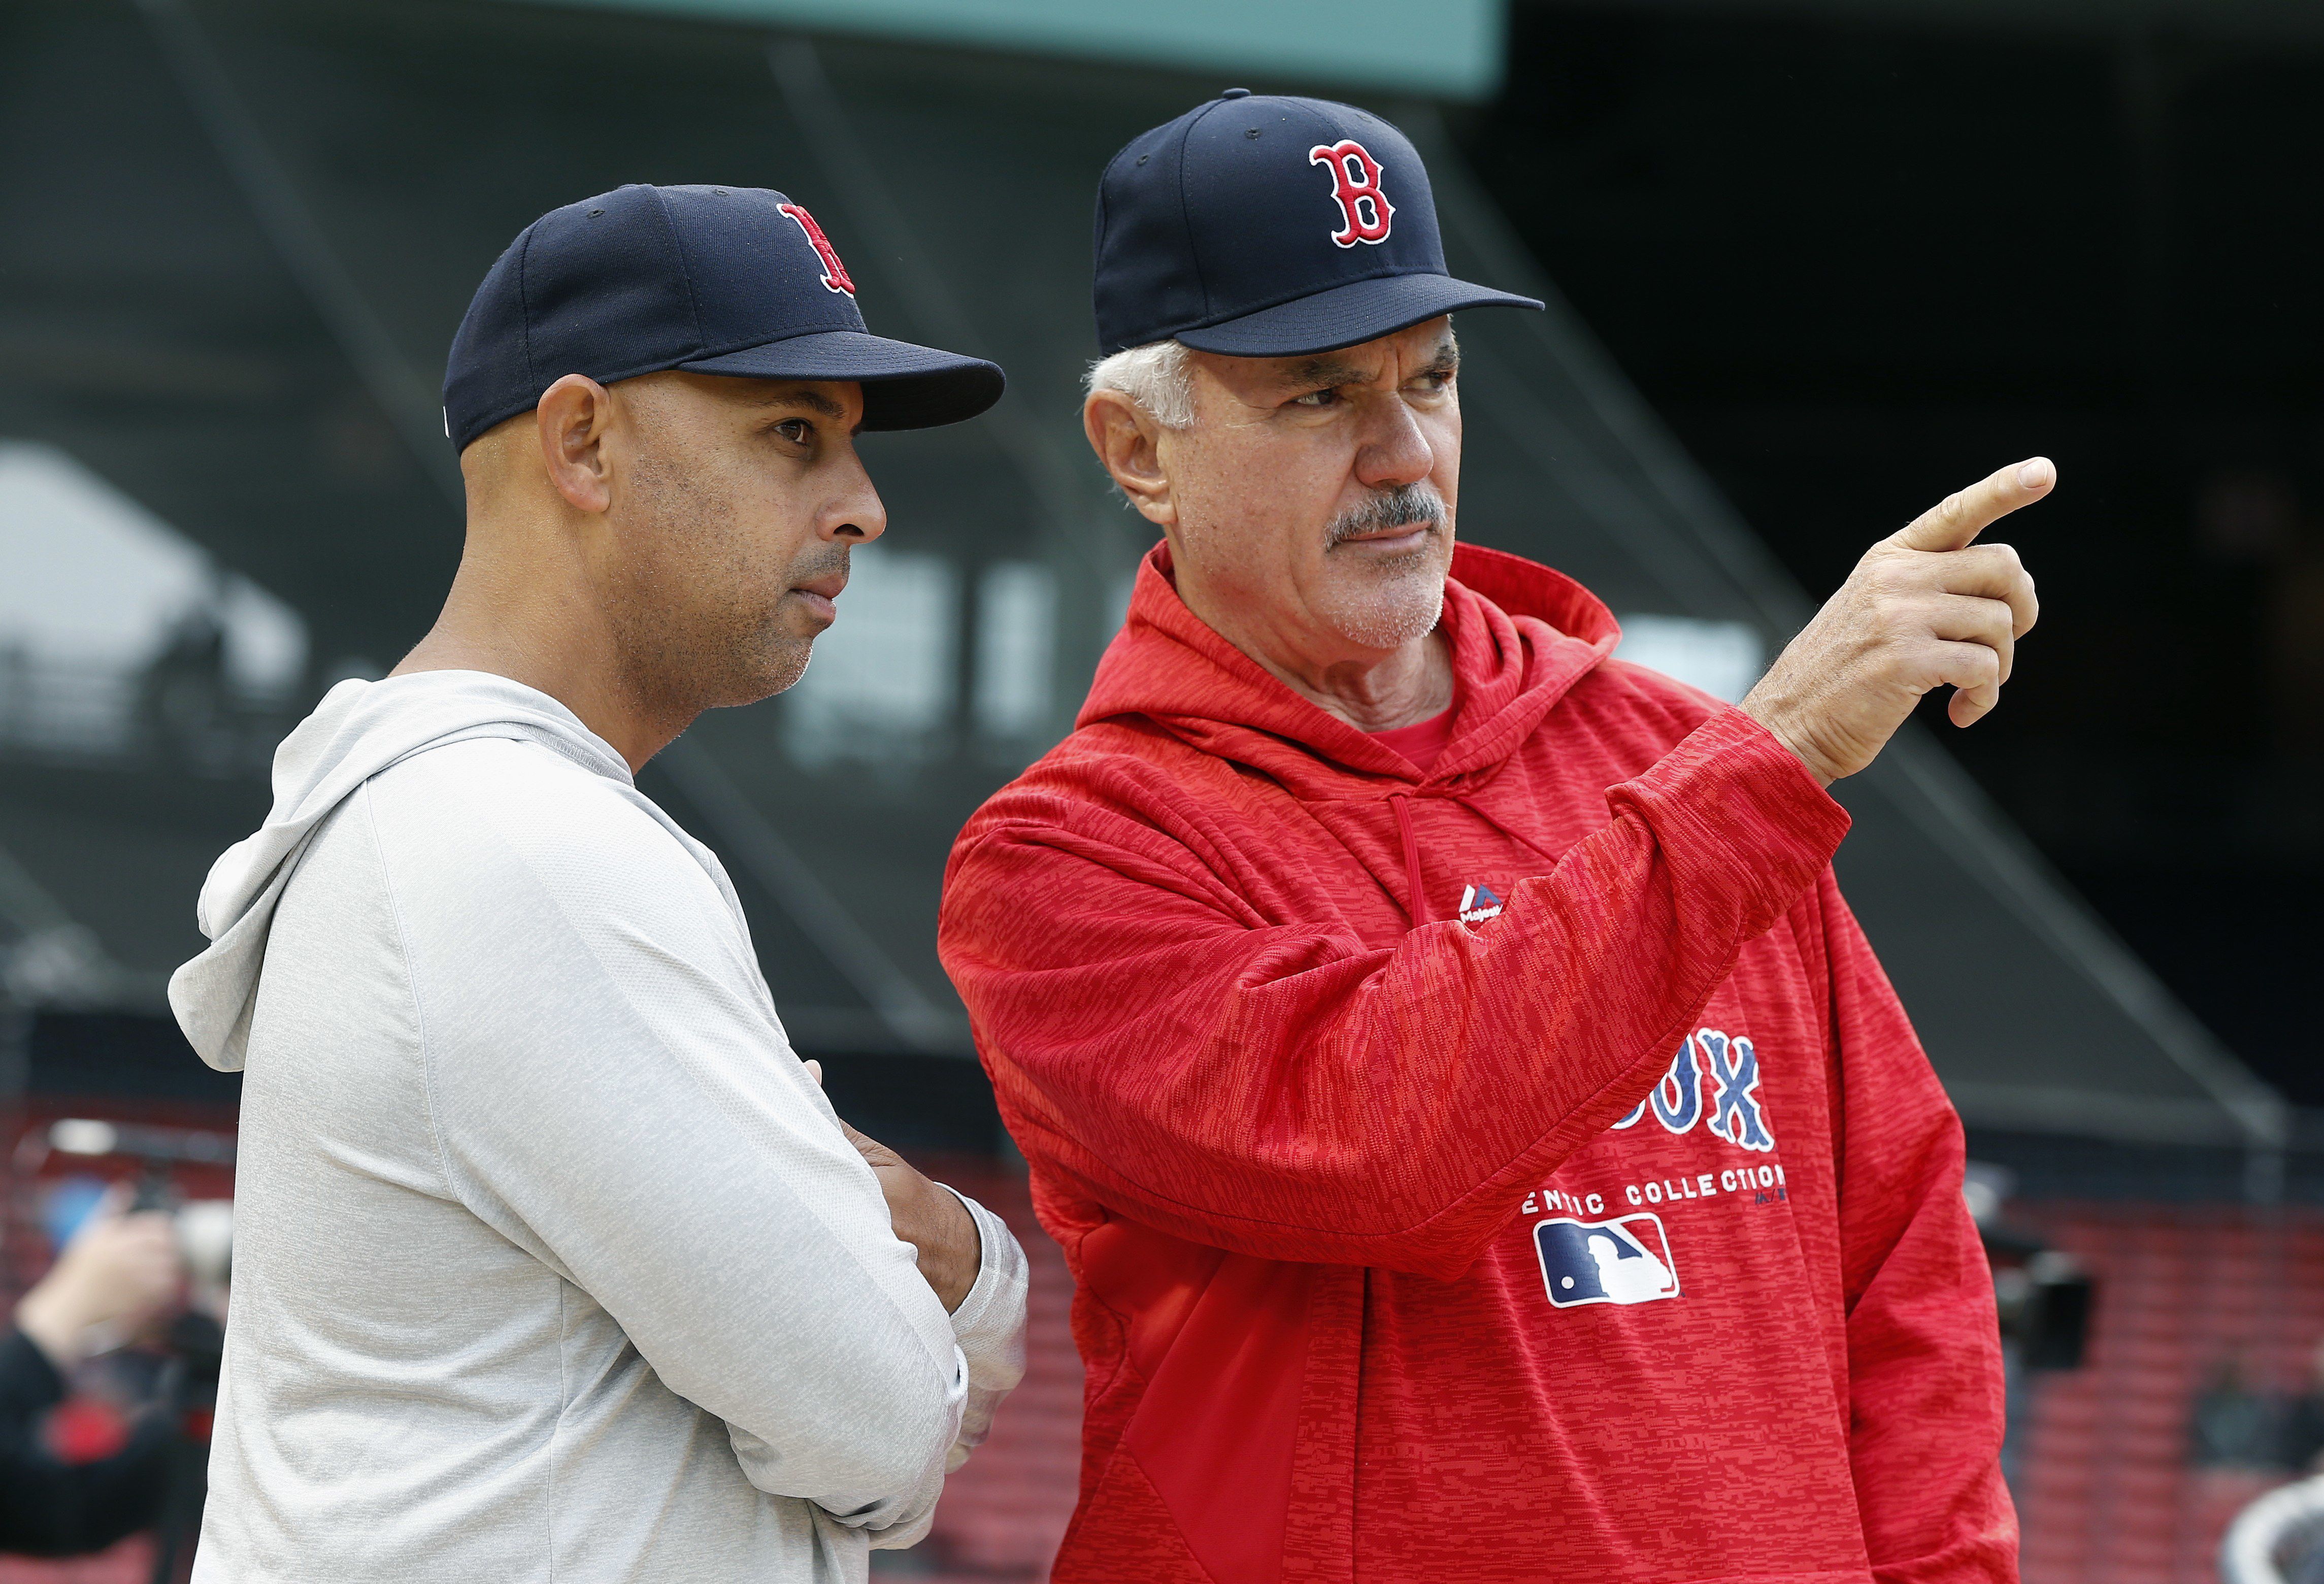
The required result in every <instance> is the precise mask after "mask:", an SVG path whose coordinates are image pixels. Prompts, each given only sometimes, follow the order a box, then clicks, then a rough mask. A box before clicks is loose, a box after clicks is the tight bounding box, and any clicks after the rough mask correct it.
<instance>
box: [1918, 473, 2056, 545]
mask: <svg viewBox="0 0 2324 1584" xmlns="http://www.w3.org/2000/svg"><path fill="white" fill-rule="evenodd" d="M2057 482H2058V470H2057V468H2056V467H2055V466H2054V465H2052V463H2051V461H2050V459H2049V458H2048V457H2047V456H2033V457H2028V458H2027V459H2026V460H2025V461H2024V462H2020V463H2017V464H2015V465H2014V466H2010V467H2005V468H2003V469H2002V470H2001V471H2000V472H1998V473H1997V474H1993V475H1992V476H1991V477H1989V478H1984V479H1980V480H1978V482H1977V483H1973V484H1971V485H1969V488H1967V489H1965V490H1962V491H1960V493H1956V494H1950V495H1947V496H1946V497H1945V498H1944V499H1943V500H1942V501H1940V502H1937V504H1936V505H1934V506H1932V507H1931V508H1930V509H1929V510H1928V511H1923V512H1922V513H1921V514H1920V515H1919V516H1918V517H1916V518H1914V520H1912V521H1910V522H1908V523H1906V524H1905V525H1904V527H1903V528H1900V529H1898V530H1896V532H1895V535H1894V536H1893V537H1892V538H1891V539H1890V540H1889V542H1890V543H1891V544H1895V545H1898V546H1901V547H1903V548H1905V549H1908V550H1958V549H1962V548H1966V547H1967V546H1968V545H1969V543H1970V541H1972V540H1973V539H1976V538H1977V536H1978V534H1980V533H1982V532H1984V531H1985V530H1986V528H1987V526H1988V525H1989V524H1991V523H1994V522H1997V521H1998V520H2001V519H2002V518H2004V517H2006V516H2008V515H2009V514H2010V513H2011V512H2012V511H2016V510H2017V509H2018V508H2019V507H2020V506H2030V505H2032V504H2033V502H2036V501H2038V500H2040V499H2041V498H2042V497H2043V496H2044V495H2046V494H2048V493H2050V487H2051V486H2052V484H2054V483H2057Z"/></svg>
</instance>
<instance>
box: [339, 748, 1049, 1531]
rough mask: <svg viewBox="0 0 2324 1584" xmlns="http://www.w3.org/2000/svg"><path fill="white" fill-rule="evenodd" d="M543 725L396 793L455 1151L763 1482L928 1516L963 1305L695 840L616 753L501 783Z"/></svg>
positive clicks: (396, 840)
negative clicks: (834, 1091)
mask: <svg viewBox="0 0 2324 1584" xmlns="http://www.w3.org/2000/svg"><path fill="white" fill-rule="evenodd" d="M534 752H535V751H533V750H530V749H526V748H521V747H517V746H514V745H511V746H508V747H506V748H505V749H502V748H499V747H497V746H493V747H489V748H483V749H472V750H466V751H444V752H439V753H436V754H431V755H429V756H427V758H426V759H425V760H420V761H415V762H414V764H413V765H411V766H410V767H408V769H407V770H406V771H405V772H402V773H400V774H399V777H398V778H396V781H395V788H396V789H395V791H394V793H393V794H392V796H391V795H390V794H389V793H387V792H382V793H381V794H380V797H379V799H378V802H379V806H380V811H379V814H378V816H377V817H378V827H379V829H380V832H381V839H382V843H383V851H384V861H385V864H386V866H387V872H388V876H389V883H390V887H391V890H392V897H393V901H394V907H395V910H396V915H397V919H398V927H399V929H400V930H401V935H402V938H403V940H404V943H405V952H406V954H407V956H408V959H409V962H410V981H411V989H412V996H413V999H414V1001H415V1002H416V1004H417V1012H418V1023H419V1027H420V1039H421V1047H422V1054H423V1061H424V1068H425V1074H426V1082H427V1096H428V1106H429V1119H428V1120H429V1127H430V1128H431V1130H432V1132H433V1136H434V1138H435V1142H436V1148H437V1152H438V1157H439V1160H440V1162H441V1165H442V1169H443V1173H444V1175H445V1177H446V1179H447V1182H448V1183H449V1184H450V1187H451V1189H452V1191H453V1193H455V1194H456V1195H457V1197H458V1198H459V1200H460V1202H462V1203H464V1204H465V1205H466V1206H467V1207H468V1209H469V1210H471V1211H474V1212H475V1214H476V1215H477V1216H479V1217H480V1218H482V1219H483V1220H484V1221H486V1222H487V1223H488V1224H490V1225H491V1226H493V1228H495V1229H498V1230H499V1231H500V1232H501V1233H502V1234H503V1236H505V1237H507V1238H508V1239H510V1240H511V1241H512V1242H514V1243H515V1244H517V1245H518V1246H519V1247H521V1248H524V1249H526V1250H527V1251H529V1252H530V1253H531V1254H533V1255H534V1256H535V1257H537V1258H539V1260H540V1261H541V1262H542V1263H543V1264H544V1265H546V1266H549V1269H550V1270H552V1271H554V1272H555V1273H557V1274H558V1275H560V1276H563V1277H564V1278H565V1279H566V1280H567V1281H568V1282H570V1283H571V1284H572V1285H574V1286H575V1287H577V1288H579V1289H580V1290H581V1292H582V1293H584V1294H586V1295H587V1297H588V1298H589V1299H590V1300H593V1301H594V1302H595V1303H596V1304H597V1305H599V1306H601V1307H602V1308H603V1309H604V1311H605V1312H606V1313H607V1314H608V1315H610V1316H611V1317H612V1319H613V1321H614V1322H616V1323H618V1324H619V1325H620V1327H621V1329H622V1332H623V1333H624V1334H625V1335H626V1336H627V1338H628V1339H629V1340H630V1341H631V1342H632V1344H633V1345H634V1346H635V1347H636V1349H637V1350H638V1352H639V1353H640V1354H641V1356H642V1357H643V1358H645V1360H646V1361H647V1363H649V1364H650V1365H651V1367H652V1368H653V1372H654V1374H655V1375H656V1376H657V1377H659V1379H660V1381H661V1383H662V1384H663V1385H664V1386H668V1387H669V1390H670V1391H672V1392H674V1393H676V1394H677V1395H678V1396H680V1397H683V1398H685V1399H686V1400H687V1401H688V1402H690V1403H692V1404H696V1406H698V1407H700V1408H702V1409H704V1410H706V1411H707V1412H708V1413H710V1414H715V1415H716V1416H717V1418H719V1419H720V1420H723V1421H724V1423H725V1425H726V1427H727V1432H728V1438H729V1440H730V1441H731V1444H732V1447H733V1454H734V1456H735V1457H736V1458H737V1460H739V1462H740V1464H741V1468H742V1473H743V1474H744V1475H745V1476H746V1477H747V1478H749V1479H750V1481H751V1482H752V1484H753V1485H755V1486H757V1487H759V1488H760V1489H761V1490H764V1491H767V1492H770V1493H771V1494H774V1495H779V1496H786V1497H800V1498H802V1499H805V1500H807V1501H810V1502H813V1503H815V1504H816V1505H817V1506H820V1507H822V1508H823V1509H824V1510H825V1512H826V1513H828V1514H830V1515H832V1516H833V1517H834V1518H835V1519H837V1520H838V1521H839V1522H841V1523H843V1524H850V1525H853V1526H855V1527H860V1528H864V1529H868V1530H872V1531H880V1530H883V1529H889V1528H894V1527H906V1528H908V1527H909V1526H911V1525H913V1524H918V1523H920V1522H921V1521H922V1520H923V1519H924V1518H925V1517H926V1515H927V1511H928V1509H929V1508H930V1507H931V1506H933V1505H934V1503H935V1500H936V1495H937V1492H938V1490H939V1489H940V1487H941V1485H942V1481H943V1478H944V1472H945V1456H946V1453H947V1451H948V1450H949V1449H950V1448H951V1447H952V1445H953V1443H954V1440H955V1438H956V1436H957V1434H958V1432H959V1428H960V1423H961V1417H962V1413H963V1409H964V1404H965V1402H966V1398H967V1394H968V1390H969V1386H970V1382H969V1379H968V1372H967V1368H966V1366H965V1364H964V1360H963V1357H962V1353H961V1349H960V1348H959V1346H958V1343H957V1340H956V1338H955V1335H954V1329H953V1325H952V1323H951V1317H949V1316H947V1315H946V1314H945V1311H944V1307H943V1305H942V1304H941V1303H939V1302H938V1301H937V1299H936V1294H934V1293H933V1292H932V1291H931V1290H930V1289H929V1287H928V1285H927V1283H926V1282H925V1281H923V1280H922V1279H921V1278H920V1275H919V1273H918V1268H917V1266H916V1264H915V1262H914V1257H913V1253H912V1250H911V1249H910V1248H908V1247H907V1246H906V1245H905V1244H903V1243H901V1242H899V1241H898V1240H897V1239H896V1238H895V1236H894V1234H893V1232H892V1231H891V1230H890V1224H889V1219H888V1212H887V1206H886V1202H885V1201H884V1199H883V1198H882V1196H881V1192H880V1187H879V1183H878V1182H877V1180H876V1179H875V1178H874V1177H873V1175H872V1174H871V1168H870V1167H869V1166H868V1165H865V1164H864V1162H863V1160H862V1157H861V1156H858V1155H857V1154H856V1152H855V1150H854V1148H853V1147H852V1146H851V1145H849V1143H848V1142H847V1140H846V1139H845V1137H844V1136H843V1135H842V1133H841V1131H840V1129H839V1128H838V1126H837V1125H836V1121H835V1118H834V1116H833V1114H832V1111H831V1109H830V1106H829V1103H828V1102H827V1101H825V1099H824V1098H823V1095H822V1091H820V1090H819V1089H818V1088H817V1087H816V1084H815V1082H814V1081H813V1080H812V1078H811V1077H810V1076H809V1075H808V1074H807V1072H806V1070H805V1069H804V1067H802V1065H801V1064H800V1063H799V1062H798V1059H797V1058H796V1057H795V1056H794V1055H793V1054H791V1051H790V1048H789V1045H788V1041H787V1040H786V1039H785V1037H784V1035H783V1031H782V1029H781V1027H780V1026H779V1024H778V1023H777V1022H776V1020H775V1018H774V1015H773V1010H772V1008H771V1007H770V1005H769V1004H768V1002H767V999H766V995H765V990H764V988H763V985H762V983H761V981H760V980H759V977H758V975H757V972H756V970H755V967H754V966H753V964H752V960H751V957H750V946H749V942H748V938H747V936H745V935H743V934H742V930H741V928H740V926H739V922H738V921H737V920H736V919H735V918H734V916H733V914H732V913H731V911H730V909H729V907H728V905H727V903H726V901H725V900H724V898H723V897H722V896H721V894H720V892H719V890H718V889H717V888H716V886H715V883H714V882H713V881H712V880H711V879H710V878H709V877H708V876H707V875H706V874H705V871H704V870H702V868H701V867H700V866H699V865H698V864H696V862H695V861H693V860H692V859H691V858H690V857H689V856H688V855H687V853H686V852H684V851H683V850H682V849H681V848H680V847H679V846H678V843H676V841H675V840H674V839H673V838H672V837H671V836H670V835H669V833H666V832H664V831H662V830H661V829H660V828H659V826H658V825H656V824H653V823H652V822H651V821H650V819H648V818H646V817H644V816H643V815H641V814H639V813H638V812H637V811H636V810H635V809H633V808H631V807H629V806H626V805H625V804H624V803H623V801H622V796H621V795H620V794H618V793H616V792H615V791H613V789H611V788H610V787H606V786H605V785H604V782H603V781H602V780H601V779H597V778H589V777H586V776H582V775H579V774H568V775H543V774H530V775H525V776H522V777H521V778H517V779H512V780H510V781H509V783H508V785H506V786H499V785H497V784H494V785H493V786H491V787H488V788H487V790H486V791H485V792H484V794H482V795H479V794H478V792H477V791H476V787H477V785H478V784H479V783H482V782H484V781H485V779H486V778H490V777H493V776H498V775H502V774H503V766H504V764H505V763H506V762H507V761H506V757H505V756H510V755H523V754H531V753H534ZM519 769H520V770H521V769H523V767H522V766H521V765H520V766H519ZM520 794H521V795H520ZM991 1253H994V1254H1001V1255H1003V1256H1004V1257H1003V1258H1001V1260H1000V1261H999V1264H1000V1266H1001V1267H1002V1268H1003V1270H1004V1274H1005V1268H1006V1266H1007V1265H1008V1261H1007V1259H1006V1257H1005V1255H1006V1253H1007V1251H1006V1250H1001V1249H995V1250H992V1251H991ZM991 1263H992V1262H991V1261H990V1260H988V1264H989V1265H990V1264H991Z"/></svg>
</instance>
